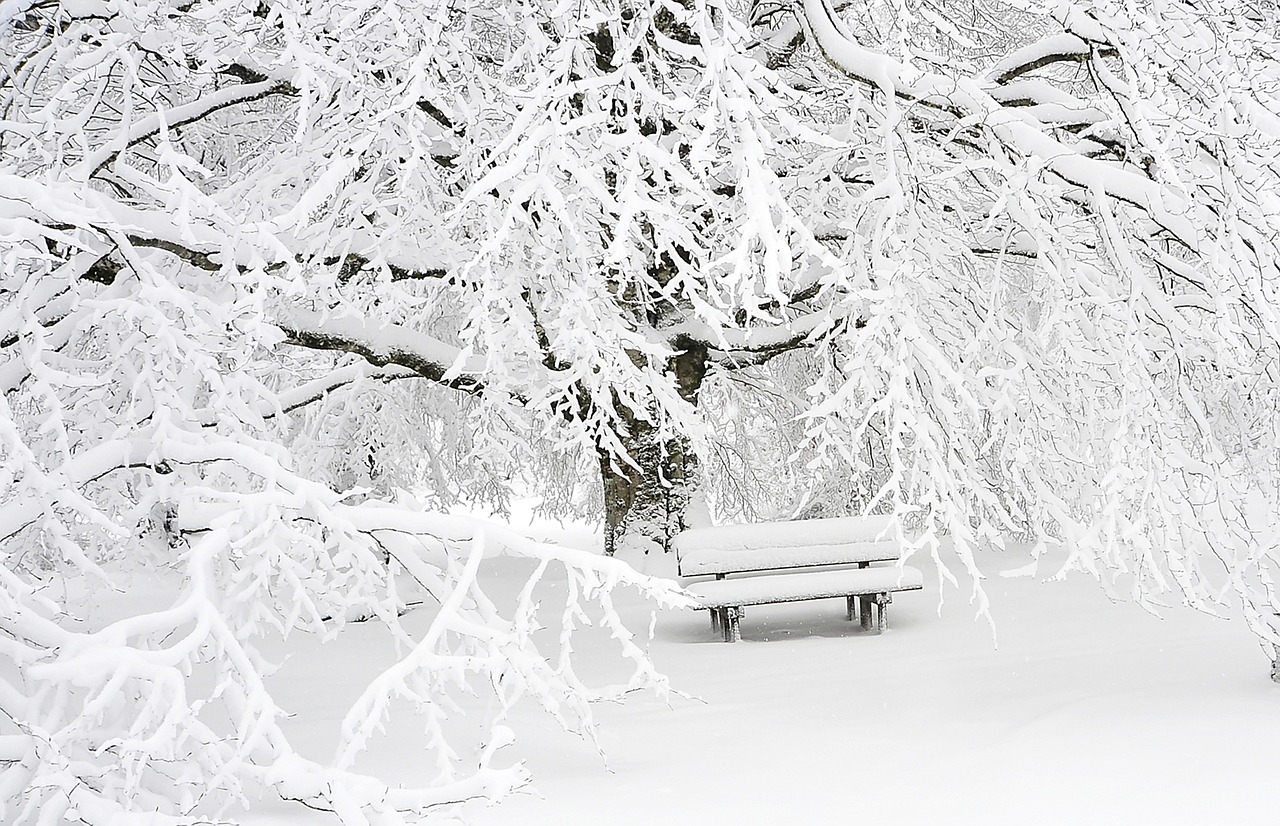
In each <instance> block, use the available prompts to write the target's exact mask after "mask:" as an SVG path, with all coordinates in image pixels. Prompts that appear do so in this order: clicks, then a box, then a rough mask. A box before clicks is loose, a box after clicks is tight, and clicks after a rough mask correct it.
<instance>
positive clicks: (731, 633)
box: [721, 606, 742, 642]
mask: <svg viewBox="0 0 1280 826" xmlns="http://www.w3.org/2000/svg"><path fill="white" fill-rule="evenodd" d="M721 610H722V611H724V618H723V619H721V623H722V625H723V626H724V641H725V642H737V641H738V640H740V639H742V632H741V631H740V630H739V628H738V619H739V618H740V616H741V614H740V612H739V610H738V609H737V608H735V607H733V606H730V607H728V608H722V609H721Z"/></svg>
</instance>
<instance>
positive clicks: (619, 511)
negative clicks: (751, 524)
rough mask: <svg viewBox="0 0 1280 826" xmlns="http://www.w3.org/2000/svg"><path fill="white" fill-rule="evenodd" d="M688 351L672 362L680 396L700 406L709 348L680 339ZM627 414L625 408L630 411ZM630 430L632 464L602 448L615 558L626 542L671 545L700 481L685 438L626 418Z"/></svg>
mask: <svg viewBox="0 0 1280 826" xmlns="http://www.w3.org/2000/svg"><path fill="white" fill-rule="evenodd" d="M678 346H681V347H683V350H682V351H681V352H680V353H679V354H678V355H676V356H675V357H673V358H672V359H671V360H670V362H669V363H668V365H667V367H668V370H669V371H670V372H671V373H672V374H673V375H674V376H675V379H676V382H677V386H678V387H679V391H680V395H681V397H682V398H684V400H685V401H687V402H689V403H690V404H694V405H696V404H697V402H698V389H699V388H700V387H701V386H702V380H703V377H704V376H705V375H706V372H707V350H706V347H705V346H702V345H700V344H698V343H697V342H692V341H680V342H678ZM624 414H625V411H624ZM624 427H625V428H626V432H624V433H620V434H618V435H619V437H620V439H621V441H622V443H623V445H624V446H625V448H626V451H627V455H628V457H629V458H630V459H631V463H628V462H626V461H624V460H622V459H616V458H614V457H613V456H611V455H609V454H608V452H607V451H603V450H602V451H600V452H599V453H598V458H599V461H600V479H601V482H602V484H603V487H604V552H605V554H606V555H607V556H613V555H614V553H615V552H617V550H618V549H619V548H621V547H622V546H623V545H624V544H630V543H636V544H641V545H643V546H644V548H645V553H648V552H649V551H650V550H653V549H656V548H661V549H662V550H663V551H667V550H669V549H670V547H671V537H672V536H674V535H675V534H677V533H679V532H680V531H682V530H684V528H685V511H686V509H687V508H688V506H689V502H690V499H691V497H692V495H693V492H694V490H695V489H696V488H697V485H698V480H699V476H698V457H697V455H696V454H695V453H694V452H693V450H692V449H691V446H690V444H689V441H688V440H687V439H685V438H683V437H676V438H666V439H663V438H660V437H659V436H658V434H657V432H656V430H655V429H654V427H653V425H651V424H650V423H649V422H647V421H644V420H643V419H640V418H637V417H635V416H625V419H624Z"/></svg>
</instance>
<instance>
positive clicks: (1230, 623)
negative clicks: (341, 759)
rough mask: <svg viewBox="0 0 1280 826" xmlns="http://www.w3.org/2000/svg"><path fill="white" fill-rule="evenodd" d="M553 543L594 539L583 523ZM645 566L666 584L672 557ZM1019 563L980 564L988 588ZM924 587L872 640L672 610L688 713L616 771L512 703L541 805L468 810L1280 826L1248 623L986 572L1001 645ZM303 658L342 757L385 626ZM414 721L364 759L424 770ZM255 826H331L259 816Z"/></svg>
mask: <svg viewBox="0 0 1280 826" xmlns="http://www.w3.org/2000/svg"><path fill="white" fill-rule="evenodd" d="M544 535H551V536H555V537H558V538H559V539H560V540H561V541H565V542H567V543H569V544H580V545H581V546H582V547H587V545H586V544H585V543H588V542H590V541H592V537H591V536H590V534H589V533H587V532H585V531H576V532H572V533H568V532H563V531H554V530H550V529H548V531H547V532H546V533H545V534H544ZM595 541H597V542H598V539H596V540H595ZM631 561H632V562H634V563H635V564H636V565H637V567H641V568H645V569H647V570H648V572H649V573H665V574H670V573H673V572H674V564H673V563H672V562H671V560H670V558H669V557H666V558H664V557H649V558H640V559H635V560H631ZM1025 561H1026V559H1025V557H1024V556H1020V555H1017V554H1012V553H1010V554H1008V555H998V554H995V553H991V554H987V555H983V556H980V558H979V562H980V563H981V564H982V565H984V566H985V569H986V570H987V571H988V572H990V573H992V574H994V573H995V572H998V571H1001V570H1007V569H1010V568H1015V567H1018V566H1021V565H1022V564H1023V563H1024V562H1025ZM1046 570H1051V569H1048V568H1046ZM527 572H528V571H527V568H526V566H525V563H523V562H520V561H518V560H499V563H498V569H497V570H496V571H491V572H490V573H489V574H488V575H487V576H488V577H489V578H490V580H491V582H489V583H488V586H491V587H493V588H495V589H499V590H500V589H503V588H505V589H507V590H508V591H509V592H511V593H515V592H517V591H518V589H519V587H520V585H521V577H522V576H523V575H525V574H526V573H527ZM924 579H925V591H924V593H919V594H912V595H910V598H903V599H901V600H896V601H895V602H894V606H893V623H892V628H891V630H889V631H888V632H887V633H885V634H883V635H879V636H876V635H871V634H867V633H864V632H862V631H860V630H859V628H858V624H857V623H850V622H847V621H846V620H845V618H844V604H843V600H839V599H834V600H830V601H826V600H823V601H815V602H799V603H790V604H784V605H768V606H760V607H756V608H753V609H751V611H750V612H749V619H750V621H749V622H746V623H743V626H742V635H743V640H742V642H741V643H739V644H736V645H724V644H723V643H722V642H720V637H719V635H717V634H715V633H713V632H712V631H711V629H710V628H709V626H708V622H707V617H706V615H705V614H704V613H701V612H693V611H670V612H665V613H663V614H661V615H659V616H658V618H657V623H656V637H655V639H654V640H653V642H652V644H651V649H652V653H653V656H654V658H655V660H656V662H657V664H658V666H659V667H660V668H661V669H663V670H664V671H665V672H666V673H667V674H668V675H670V677H671V679H672V683H673V684H674V685H675V687H677V688H678V689H680V690H682V691H684V692H687V693H688V694H691V695H694V697H696V699H686V698H682V697H672V698H670V700H669V701H664V700H661V699H657V698H654V697H651V696H641V695H632V696H629V697H628V698H627V699H626V700H625V701H624V702H621V703H617V704H612V703H606V704H601V705H599V707H598V709H597V716H598V722H599V724H600V738H601V743H602V745H603V747H604V749H605V751H606V753H607V758H608V763H607V767H606V765H605V763H604V762H603V761H602V760H601V758H600V757H599V756H598V755H597V754H596V753H595V751H594V750H593V749H592V748H591V747H590V746H589V745H588V744H587V743H585V742H583V741H582V740H580V739H577V738H576V737H574V736H572V735H568V734H565V733H564V732H562V731H561V730H559V729H558V728H557V726H556V724H555V723H554V722H553V721H551V720H550V719H548V717H547V716H546V714H545V713H543V712H541V711H539V710H538V709H536V708H533V707H531V706H530V707H518V708H516V709H515V711H514V712H513V713H512V714H511V715H510V717H509V719H508V724H509V725H510V726H511V727H512V728H513V729H514V730H515V732H516V736H517V742H516V744H515V745H514V746H512V747H509V748H507V749H504V750H503V751H501V752H499V757H498V758H497V760H498V761H499V762H500V761H501V760H502V759H504V758H505V759H506V760H510V761H514V760H517V759H518V760H524V761H526V763H527V765H528V767H529V768H530V770H531V771H532V773H533V777H534V784H535V786H534V789H533V791H532V792H531V793H529V794H520V795H518V796H516V797H514V798H512V799H509V800H507V801H506V802H504V803H502V804H500V805H497V806H492V807H490V806H486V805H481V804H477V805H474V806H471V807H469V808H468V809H467V810H466V811H465V814H466V815H467V816H468V818H469V821H470V822H472V823H474V824H476V826H600V825H601V824H608V826H657V824H662V825H663V826H679V825H680V824H699V825H700V826H709V825H710V824H733V826H752V825H753V824H788V825H789V824H811V823H820V822H830V823H845V822H855V821H856V822H860V823H861V822H876V823H883V824H886V825H887V826H916V825H917V824H918V825H919V826H958V825H960V824H975V826H977V825H978V824H980V825H981V826H1028V824H1036V826H1046V825H1049V826H1052V825H1054V824H1064V826H1065V825H1066V824H1070V826H1096V825H1097V824H1103V825H1104V826H1105V825H1107V824H1124V826H1148V825H1150V826H1171V825H1172V824H1196V826H1219V825H1221V826H1237V825H1238V826H1246V825H1247V824H1270V823H1275V822H1276V811H1277V810H1276V791H1277V788H1278V781H1277V778H1280V747H1277V744H1280V686H1276V685H1275V684H1273V683H1271V682H1270V680H1269V679H1268V677H1267V663H1266V660H1265V658H1264V657H1263V656H1262V654H1261V653H1260V650H1259V648H1258V646H1257V644H1256V643H1255V642H1254V639H1253V637H1252V636H1251V635H1250V633H1249V632H1248V630H1247V629H1246V628H1245V627H1244V625H1243V623H1242V622H1241V621H1240V620H1238V619H1230V620H1221V619H1214V618H1212V617H1209V616H1205V615H1203V614H1200V613H1197V612H1194V611H1190V610H1186V609H1181V608H1177V609H1170V610H1167V611H1165V612H1164V616H1163V618H1157V617H1154V616H1152V615H1151V614H1148V613H1146V612H1144V611H1143V610H1142V609H1140V608H1138V607H1137V606H1134V605H1131V604H1120V603H1112V602H1110V601H1109V600H1108V599H1107V598H1106V597H1105V596H1104V595H1103V593H1102V592H1101V590H1100V589H1099V588H1098V586H1097V584H1096V583H1094V582H1093V581H1092V580H1090V579H1088V578H1087V577H1084V576H1072V577H1069V578H1068V579H1067V580H1066V581H1062V582H1045V583H1042V582H1039V581H1037V580H1035V579H1032V578H1017V579H1013V578H1003V577H1000V576H997V575H992V576H990V578H989V579H987V580H986V582H985V587H986V589H987V593H988V594H989V595H990V598H991V607H992V612H993V614H994V615H995V619H996V623H997V630H998V632H999V647H998V648H996V647H994V646H993V642H992V634H991V630H990V629H989V627H988V626H987V625H986V623H985V622H975V621H974V619H973V614H972V608H971V607H970V606H969V604H968V586H967V584H965V583H962V586H964V587H962V588H961V589H957V588H955V587H954V586H950V585H944V586H941V587H940V586H939V583H938V579H937V576H936V575H935V574H934V572H933V571H931V570H929V571H925V575H924ZM939 594H941V596H942V597H943V599H944V603H943V605H942V608H941V612H939V611H938V596H939ZM618 600H619V609H620V610H621V611H622V612H623V614H624V616H627V617H629V618H630V619H631V622H632V627H633V628H634V629H636V630H637V632H639V633H641V634H643V632H644V629H645V628H647V627H648V622H649V609H648V608H647V607H646V606H644V605H642V604H637V602H636V601H635V600H634V599H633V598H632V597H631V596H630V595H629V594H619V595H618ZM408 618H409V619H413V618H414V615H413V614H411V615H409V617H408ZM428 620H429V616H428V615H427V614H426V613H425V612H424V613H423V615H422V616H421V617H417V618H416V619H415V621H416V622H418V623H419V626H418V627H419V628H421V627H425V625H426V623H427V621H428ZM289 645H290V648H289V650H290V651H291V652H292V656H291V658H290V659H289V660H288V662H286V664H285V665H284V667H283V668H282V669H281V670H280V672H279V673H278V674H277V675H276V676H275V677H274V678H273V679H274V681H275V682H274V684H275V685H277V686H278V687H279V688H280V689H281V690H282V701H283V703H284V704H285V705H286V707H288V708H290V709H291V710H292V711H293V712H295V714H296V717H295V718H294V720H293V723H292V729H291V731H292V736H293V737H295V738H296V739H297V742H298V743H299V745H300V746H301V747H303V748H304V749H309V750H310V751H311V752H312V753H313V754H314V756H316V757H318V758H326V757H327V756H329V755H330V754H332V748H333V745H334V743H335V742H336V740H337V724H338V722H339V721H340V720H341V718H342V715H343V714H344V713H345V711H346V709H347V707H348V706H349V704H350V702H351V701H352V700H353V699H354V697H355V696H356V694H357V693H358V691H359V689H360V688H361V686H362V685H363V683H362V682H361V681H362V680H367V679H369V678H370V677H371V676H373V675H374V674H375V673H376V672H377V670H378V669H379V668H380V667H385V664H386V663H388V662H389V660H390V657H391V655H392V646H391V644H390V643H389V642H387V641H386V639H385V633H384V632H382V631H381V629H379V628H378V627H377V626H376V625H374V624H373V623H368V624H363V625H360V626H356V627H353V628H351V629H350V630H349V632H347V633H345V634H344V635H343V636H342V637H341V638H339V639H338V640H337V641H335V642H333V643H330V644H327V645H324V646H321V645H318V644H316V643H315V642H314V641H312V640H307V639H301V640H298V641H294V640H291V641H290V643H289ZM610 650H612V649H611V648H610V646H609V644H608V640H607V638H606V637H605V636H604V635H603V634H602V635H601V637H600V638H599V639H598V640H593V639H592V638H584V639H582V640H581V642H580V643H579V646H578V648H577V651H578V653H579V655H580V656H583V657H584V658H590V657H592V656H593V654H595V653H596V652H607V651H610ZM580 673H583V674H585V675H586V676H591V677H595V678H597V679H598V680H599V681H601V682H605V683H608V682H616V681H618V680H620V679H624V678H625V675H626V673H627V672H625V671H619V670H615V669H614V668H613V666H612V665H611V664H610V663H609V662H607V661H601V662H598V663H594V662H593V663H592V664H591V665H590V666H588V665H587V663H586V660H584V664H583V666H582V667H581V668H580ZM459 703H460V705H461V710H460V711H459V712H457V713H455V714H454V715H453V718H452V722H453V724H454V725H455V726H456V728H457V729H458V730H459V731H460V732H466V731H472V732H473V733H475V735H476V736H477V737H479V736H480V734H479V733H480V731H481V715H482V714H483V713H487V712H492V711H493V709H492V708H491V707H490V706H489V705H488V704H487V703H488V701H487V699H486V698H484V697H483V695H481V696H480V697H478V698H477V697H469V696H466V695H460V696H459ZM401 712H402V714H403V716H401V717H399V718H395V719H393V721H392V724H391V725H390V726H389V727H388V731H387V733H386V734H385V736H384V737H383V738H382V739H381V740H380V741H378V742H377V743H376V744H375V747H374V750H373V752H372V753H370V754H367V755H366V756H365V757H364V758H362V760H361V763H360V765H361V766H362V767H364V768H368V769H371V770H374V771H377V772H378V773H379V774H381V775H382V776H384V777H385V778H387V779H389V780H393V781H410V780H413V779H415V778H421V777H424V776H430V774H431V772H432V770H433V767H432V765H431V763H430V761H429V758H428V757H427V756H426V754H425V752H424V750H423V748H422V742H421V740H420V739H419V738H418V736H417V734H416V732H417V731H419V730H420V726H419V725H418V724H417V723H416V722H415V721H414V719H413V718H412V716H411V715H410V713H409V712H411V709H409V708H403V709H401ZM464 757H465V755H464ZM248 822H249V823H252V824H254V826H268V825H269V826H277V824H315V825H316V826H321V824H324V826H328V825H329V824H331V823H332V822H333V821H332V820H331V819H329V818H328V817H326V816H325V815H323V814H320V813H316V812H311V811H308V810H306V809H303V808H301V807H299V806H297V805H295V804H286V803H282V802H280V801H278V800H263V801H259V802H257V803H256V804H255V806H254V808H253V810H252V813H251V816H250V817H249V819H248Z"/></svg>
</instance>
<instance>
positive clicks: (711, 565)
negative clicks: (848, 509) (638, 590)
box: [679, 542, 901, 577]
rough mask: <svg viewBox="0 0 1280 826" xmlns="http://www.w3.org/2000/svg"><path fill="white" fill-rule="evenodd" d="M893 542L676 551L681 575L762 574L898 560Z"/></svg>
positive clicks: (896, 549) (896, 548) (896, 546)
mask: <svg viewBox="0 0 1280 826" xmlns="http://www.w3.org/2000/svg"><path fill="white" fill-rule="evenodd" d="M900 553H901V551H900V550H899V545H898V543H896V542H853V543H850V544H846V545H807V546H792V547H780V548H758V549H755V550H718V549H717V550H700V551H680V552H679V563H680V574H681V576H687V577H692V576H706V575H708V574H719V573H729V572H732V571H765V570H769V569H771V568H803V567H808V566H811V565H841V564H848V563H852V562H887V561H889V560H895V559H897V558H898V556H899V554H900Z"/></svg>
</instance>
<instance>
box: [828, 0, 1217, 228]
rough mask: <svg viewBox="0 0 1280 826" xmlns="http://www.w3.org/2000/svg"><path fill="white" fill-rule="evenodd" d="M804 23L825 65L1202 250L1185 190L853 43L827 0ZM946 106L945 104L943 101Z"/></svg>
mask: <svg viewBox="0 0 1280 826" xmlns="http://www.w3.org/2000/svg"><path fill="white" fill-rule="evenodd" d="M804 15H805V21H806V25H808V26H809V28H810V31H811V32H812V35H813V38H814V42H816V43H817V44H818V46H819V48H820V49H821V51H822V53H823V54H824V56H825V57H826V59H827V61H828V62H829V63H830V64H831V65H832V66H833V67H835V68H836V69H838V70H839V71H840V72H842V73H843V74H844V75H846V76H847V77H849V78H851V79H853V80H856V81H858V82H860V83H863V84H866V85H867V86H870V87H873V88H876V89H879V90H881V91H882V92H884V93H886V94H889V95H892V96H893V97H895V98H898V99H901V100H909V101H912V102H918V103H922V104H926V105H929V106H932V107H934V108H940V109H949V110H951V111H954V112H955V113H956V114H957V115H958V116H959V117H961V118H963V119H965V120H967V121H969V122H972V123H974V124H977V125H980V126H981V128H982V129H983V130H984V131H985V132H986V133H987V134H988V135H989V136H991V137H992V138H993V139H995V140H996V141H997V142H998V144H999V145H1001V146H1003V147H1004V148H1005V149H1007V150H1009V151H1011V152H1012V153H1014V154H1015V156H1019V157H1024V158H1033V157H1034V158H1036V159H1037V160H1038V162H1040V163H1042V164H1043V165H1044V167H1045V168H1046V169H1047V170H1048V171H1049V172H1051V173H1053V174H1054V175H1055V176H1057V177H1058V178H1059V179H1061V180H1062V181H1063V182H1065V183H1067V184H1069V185H1071V186H1073V187H1079V188H1080V189H1082V190H1084V191H1086V192H1089V191H1096V192H1100V193H1102V194H1105V195H1106V196H1108V197H1110V198H1113V199H1115V200H1117V201H1121V202H1124V203H1126V204H1129V205H1131V206H1133V207H1136V208H1138V209H1140V210H1142V211H1143V212H1145V213H1146V214H1147V216H1148V217H1149V218H1150V219H1151V220H1152V221H1154V222H1155V223H1156V224H1158V225H1159V226H1160V227H1161V228H1162V229H1163V230H1164V231H1165V232H1166V233H1168V235H1169V236H1170V237H1171V238H1172V239H1174V240H1175V241H1176V242H1177V243H1179V244H1181V245H1182V246H1183V247H1185V248H1186V249H1188V250H1190V251H1192V252H1195V253H1200V252H1202V251H1203V247H1204V243H1205V240H1206V239H1205V234H1204V228H1206V227H1211V226H1213V225H1214V224H1215V222H1214V220H1213V215H1212V214H1211V213H1209V212H1208V211H1207V210H1206V209H1205V208H1204V207H1203V206H1201V205H1199V204H1197V203H1195V202H1194V201H1193V200H1191V199H1189V198H1188V197H1187V195H1186V194H1185V193H1183V192H1180V191H1178V190H1175V189H1173V188H1171V187H1168V186H1163V185H1161V184H1159V183H1156V182H1154V181H1152V180H1151V179H1149V178H1147V177H1146V176H1144V175H1140V174H1138V173H1136V172H1133V171H1130V170H1127V169H1123V168H1117V167H1116V166H1115V165H1112V164H1107V163H1104V162H1102V161H1099V160H1097V159H1095V158H1091V157H1088V156H1086V155H1083V154H1081V153H1080V152H1079V151H1077V150H1076V149H1075V148H1073V147H1071V146H1068V145H1066V144H1064V143H1063V142H1062V141H1061V140H1059V139H1058V138H1056V137H1055V136H1054V135H1053V134H1052V128H1051V127H1049V126H1048V125H1046V124H1044V123H1043V122H1042V121H1039V120H1038V119H1036V118H1035V117H1034V115H1032V114H1030V113H1028V112H1027V111H1025V109H1020V108H1010V107H1006V106H1004V105H1002V104H1001V103H1000V102H999V101H998V100H996V99H995V98H994V97H993V96H992V94H991V93H990V92H989V91H987V90H985V89H984V88H983V85H982V83H981V82H979V81H978V80H975V79H972V78H951V77H945V76H942V75H937V74H931V73H928V72H921V71H919V70H918V69H916V68H914V67H910V66H906V65H904V64H902V63H900V62H899V61H897V60H895V59H893V58H892V57H890V56H888V55H885V54H881V53H879V52H875V51H872V50H870V49H866V48H864V47H863V46H861V45H860V44H859V43H857V42H856V41H855V40H853V39H852V38H851V37H850V36H849V35H848V34H847V33H846V31H845V28H844V26H843V25H842V24H841V23H840V22H839V20H838V19H837V18H836V17H835V13H834V12H833V11H832V10H831V7H830V6H829V5H828V3H827V2H826V0H805V2H804ZM940 102H944V103H940Z"/></svg>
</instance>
